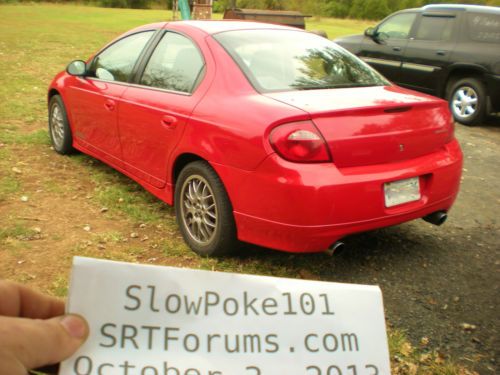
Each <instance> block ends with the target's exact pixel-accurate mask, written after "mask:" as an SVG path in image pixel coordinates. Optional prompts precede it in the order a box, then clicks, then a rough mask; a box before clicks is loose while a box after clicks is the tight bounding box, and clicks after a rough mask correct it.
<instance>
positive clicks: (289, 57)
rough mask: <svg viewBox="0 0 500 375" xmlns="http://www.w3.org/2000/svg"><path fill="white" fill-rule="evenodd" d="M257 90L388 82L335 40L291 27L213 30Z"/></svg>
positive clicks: (365, 84)
mask: <svg viewBox="0 0 500 375" xmlns="http://www.w3.org/2000/svg"><path fill="white" fill-rule="evenodd" d="M214 38H215V39H216V40H217V41H218V42H219V43H220V44H221V45H222V46H223V47H224V48H225V50H226V51H227V52H228V53H229V54H230V55H231V56H232V57H233V59H234V60H235V61H236V63H237V64H238V65H239V67H240V68H241V70H242V71H243V72H244V73H245V75H246V76H247V78H248V79H249V80H250V82H251V83H252V85H253V86H254V87H255V88H256V89H257V90H258V91H260V92H272V91H286V90H314V89H329V88H341V87H358V86H381V85H387V84H388V82H387V81H386V80H385V79H384V78H383V77H382V76H381V75H380V74H378V73H377V72H375V71H374V70H373V69H372V68H370V67H369V66H368V65H367V64H365V63H364V62H362V61H361V60H359V59H358V58H357V57H355V56H354V55H351V54H350V53H348V52H346V51H345V50H343V49H342V48H340V47H339V46H337V45H336V44H335V43H333V42H331V41H329V40H328V39H326V38H323V37H320V36H318V35H315V34H311V33H307V32H303V31H299V30H298V31H294V30H238V31H227V32H222V33H219V34H216V35H214Z"/></svg>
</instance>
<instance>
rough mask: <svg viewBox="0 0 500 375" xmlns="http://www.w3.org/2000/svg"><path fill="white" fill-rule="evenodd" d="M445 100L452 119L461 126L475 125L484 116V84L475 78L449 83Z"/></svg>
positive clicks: (485, 103)
mask: <svg viewBox="0 0 500 375" xmlns="http://www.w3.org/2000/svg"><path fill="white" fill-rule="evenodd" d="M461 98H462V100H461ZM447 100H448V103H449V106H450V111H451V113H452V114H453V118H454V119H455V121H457V122H459V123H461V124H464V125H469V126H473V125H477V124H480V123H481V122H482V121H483V120H484V118H485V116H486V107H487V102H486V101H487V96H486V89H485V87H484V83H483V82H481V81H480V80H479V79H477V78H473V77H468V78H461V79H458V80H456V81H452V82H450V84H449V85H448V90H447Z"/></svg>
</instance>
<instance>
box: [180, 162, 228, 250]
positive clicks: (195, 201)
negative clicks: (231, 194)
mask: <svg viewBox="0 0 500 375" xmlns="http://www.w3.org/2000/svg"><path fill="white" fill-rule="evenodd" d="M175 211H176V216H177V222H178V224H179V229H180V231H181V233H182V236H183V237H184V240H185V241H186V242H187V244H188V245H189V246H190V247H191V249H193V251H194V252H196V253H197V254H199V255H202V256H221V255H226V254H229V253H230V252H233V251H234V250H235V247H236V244H237V240H236V224H235V222H234V217H233V209H232V205H231V202H230V201H229V198H228V196H227V192H226V189H225V188H224V185H223V184H222V181H221V180H220V178H219V176H218V175H217V173H216V172H215V171H214V170H213V169H212V167H211V166H210V165H209V164H208V163H207V162H205V161H201V160H200V161H195V162H192V163H189V164H188V165H186V166H185V167H184V169H182V171H181V173H180V174H179V177H178V179H177V182H176V188H175Z"/></svg>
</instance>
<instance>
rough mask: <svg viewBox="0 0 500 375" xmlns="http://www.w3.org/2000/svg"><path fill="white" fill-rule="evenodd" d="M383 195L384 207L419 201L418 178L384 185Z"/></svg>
mask: <svg viewBox="0 0 500 375" xmlns="http://www.w3.org/2000/svg"><path fill="white" fill-rule="evenodd" d="M384 195H385V206H386V207H392V206H397V205H398V204H403V203H407V202H413V201H418V200H419V199H420V183H419V180H418V177H413V178H407V179H405V180H399V181H394V182H388V183H385V184H384Z"/></svg>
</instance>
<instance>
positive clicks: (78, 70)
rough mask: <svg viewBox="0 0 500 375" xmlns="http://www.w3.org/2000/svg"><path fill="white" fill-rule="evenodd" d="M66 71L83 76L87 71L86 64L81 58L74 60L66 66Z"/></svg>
mask: <svg viewBox="0 0 500 375" xmlns="http://www.w3.org/2000/svg"><path fill="white" fill-rule="evenodd" d="M66 72H67V73H68V74H70V75H72V76H76V77H83V76H84V75H85V73H87V64H86V63H85V61H82V60H75V61H72V62H70V63H69V65H68V66H67V67H66Z"/></svg>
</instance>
